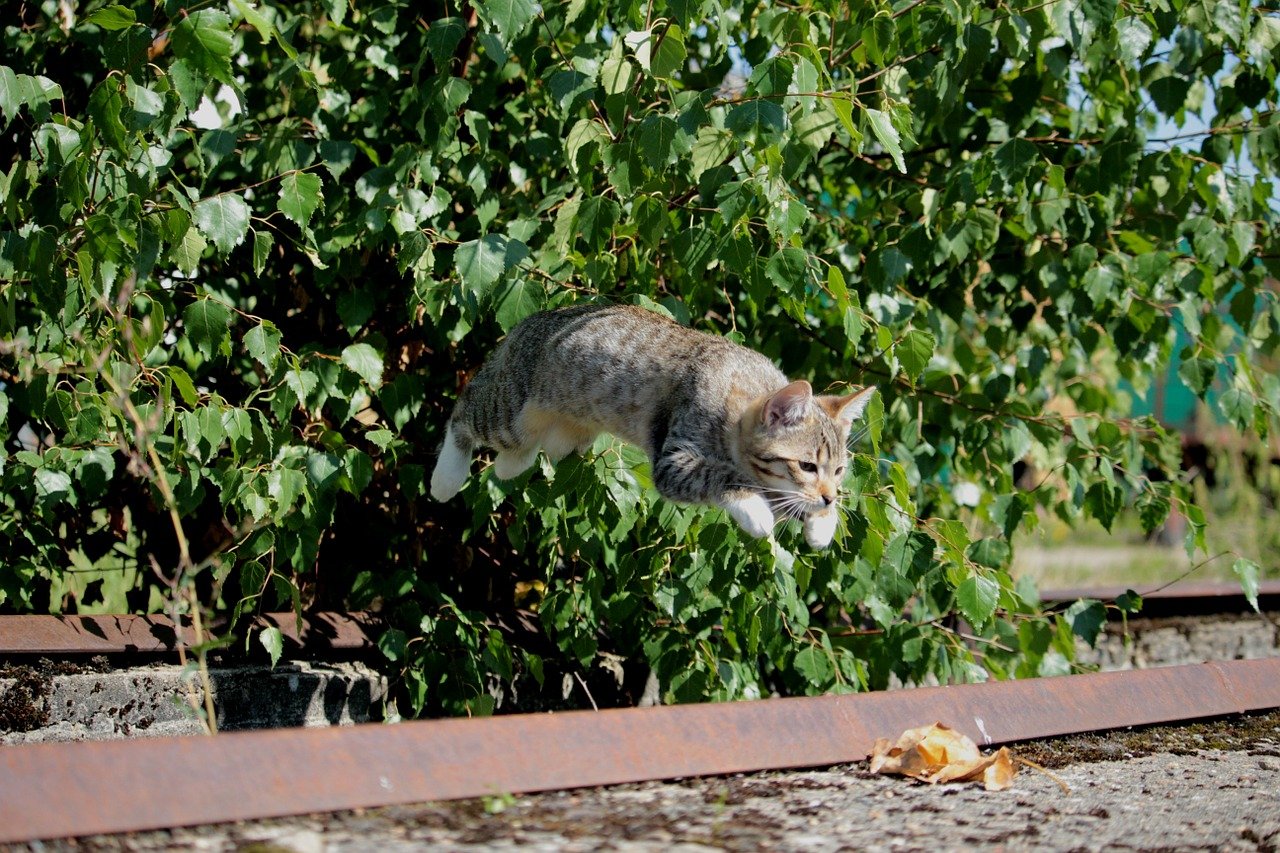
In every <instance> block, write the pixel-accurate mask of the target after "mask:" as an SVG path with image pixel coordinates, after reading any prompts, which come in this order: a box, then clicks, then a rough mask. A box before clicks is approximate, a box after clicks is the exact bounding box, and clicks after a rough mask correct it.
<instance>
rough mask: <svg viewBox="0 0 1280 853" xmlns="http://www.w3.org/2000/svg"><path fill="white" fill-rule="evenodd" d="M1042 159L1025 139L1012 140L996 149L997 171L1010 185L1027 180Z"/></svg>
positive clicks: (1033, 146)
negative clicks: (1032, 168) (1032, 169)
mask: <svg viewBox="0 0 1280 853" xmlns="http://www.w3.org/2000/svg"><path fill="white" fill-rule="evenodd" d="M1039 158H1040V155H1039V152H1038V151H1037V150H1036V147H1035V145H1033V144H1032V143H1030V142H1027V141H1026V140H1025V139H1010V140H1009V141H1008V142H1006V143H1004V144H1003V145H1001V146H1000V147H999V148H997V149H996V153H995V162H996V170H997V171H999V173H1000V176H1001V177H1002V178H1004V179H1005V180H1006V181H1008V182H1009V183H1011V184H1012V183H1016V182H1018V181H1021V180H1022V179H1024V178H1026V177H1027V175H1028V174H1029V173H1030V172H1031V167H1032V165H1034V164H1035V163H1036V162H1037V161H1038V160H1039Z"/></svg>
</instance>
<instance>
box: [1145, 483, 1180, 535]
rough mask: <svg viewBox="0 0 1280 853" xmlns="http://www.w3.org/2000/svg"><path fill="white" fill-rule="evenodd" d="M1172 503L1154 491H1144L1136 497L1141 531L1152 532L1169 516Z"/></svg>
mask: <svg viewBox="0 0 1280 853" xmlns="http://www.w3.org/2000/svg"><path fill="white" fill-rule="evenodd" d="M1170 509H1172V504H1171V503H1170V502H1169V499H1168V498H1167V497H1166V496H1164V495H1162V494H1160V493H1159V492H1156V491H1151V490H1148V491H1145V492H1143V493H1142V495H1141V496H1140V497H1139V498H1138V518H1139V520H1140V521H1141V523H1142V532H1143V533H1147V534H1151V533H1154V532H1155V531H1156V530H1157V529H1158V528H1159V527H1160V525H1162V524H1164V522H1165V519H1166V518H1168V517H1169V510H1170Z"/></svg>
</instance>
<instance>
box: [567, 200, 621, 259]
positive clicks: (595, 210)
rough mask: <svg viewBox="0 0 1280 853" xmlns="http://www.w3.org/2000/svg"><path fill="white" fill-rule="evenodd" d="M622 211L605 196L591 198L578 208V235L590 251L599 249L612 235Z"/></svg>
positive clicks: (614, 202)
mask: <svg viewBox="0 0 1280 853" xmlns="http://www.w3.org/2000/svg"><path fill="white" fill-rule="evenodd" d="M621 213H622V209H621V208H620V207H619V206H618V203H617V202H616V201H614V200H613V199H611V198H608V197H607V196H592V197H591V198H589V199H587V200H586V201H584V202H582V204H581V205H580V206H579V207H578V233H579V234H581V235H582V238H583V239H584V240H585V241H586V242H587V246H588V247H590V248H591V249H599V248H600V247H602V246H603V245H604V244H605V242H606V241H607V240H608V239H609V238H610V237H611V236H612V235H613V226H615V225H617V224H618V218H619V216H620V215H621Z"/></svg>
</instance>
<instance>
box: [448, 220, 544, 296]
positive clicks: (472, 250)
mask: <svg viewBox="0 0 1280 853" xmlns="http://www.w3.org/2000/svg"><path fill="white" fill-rule="evenodd" d="M528 256H529V247H528V246H526V245H525V244H524V243H523V242H521V241H520V240H513V239H510V238H508V237H505V236H503V235H501V234H489V235H487V236H485V237H482V238H480V239H479V240H471V241H470V242H467V243H462V244H460V245H459V246H458V248H457V249H456V250H455V251H454V256H453V263H454V268H455V269H456V270H457V271H458V277H459V278H460V279H461V280H462V286H463V287H465V288H466V289H467V290H469V291H471V292H472V293H474V294H475V295H476V296H477V297H481V296H484V295H485V294H487V293H488V292H489V290H490V288H492V287H493V285H494V284H495V283H496V282H497V281H498V279H499V278H501V277H502V275H503V274H504V273H505V272H506V271H507V270H509V269H511V268H512V267H513V266H515V265H516V264H518V263H520V262H521V261H522V260H524V259H525V258H526V257H528Z"/></svg>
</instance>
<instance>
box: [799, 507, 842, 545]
mask: <svg viewBox="0 0 1280 853" xmlns="http://www.w3.org/2000/svg"><path fill="white" fill-rule="evenodd" d="M835 536H836V511H835V508H832V509H829V510H827V511H826V512H815V513H810V514H809V515H806V516H805V517H804V541H806V542H808V543H809V547H810V548H825V547H827V546H828V545H830V544H831V540H832V539H834V538H835Z"/></svg>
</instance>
